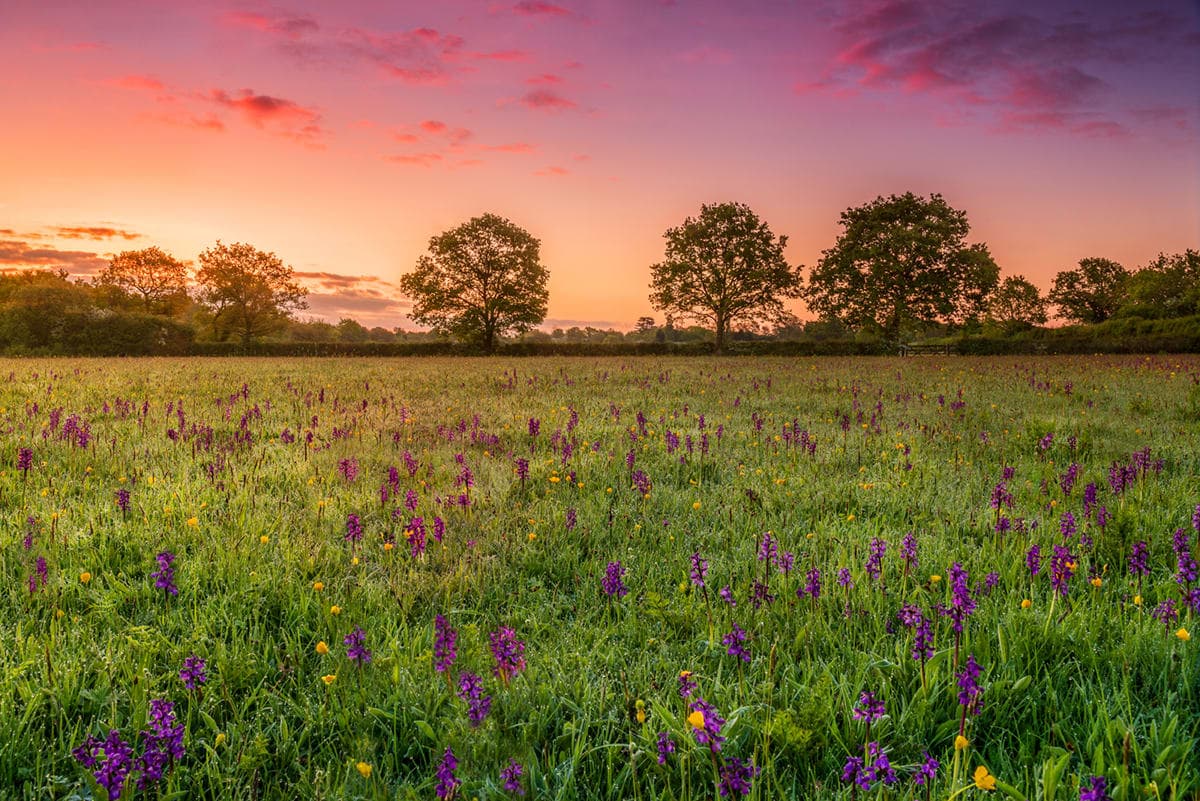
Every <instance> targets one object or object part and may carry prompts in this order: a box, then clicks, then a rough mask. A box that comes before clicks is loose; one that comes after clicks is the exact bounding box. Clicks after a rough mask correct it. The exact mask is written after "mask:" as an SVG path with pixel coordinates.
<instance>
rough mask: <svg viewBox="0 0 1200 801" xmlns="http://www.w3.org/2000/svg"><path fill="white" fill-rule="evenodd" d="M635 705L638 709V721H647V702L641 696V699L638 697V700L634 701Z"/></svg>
mask: <svg viewBox="0 0 1200 801" xmlns="http://www.w3.org/2000/svg"><path fill="white" fill-rule="evenodd" d="M633 706H634V708H635V709H637V722H638V723H645V722H646V702H645V701H643V700H642V699H641V698H639V699H637V701H635V702H634V704H633Z"/></svg>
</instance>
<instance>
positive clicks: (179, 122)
mask: <svg viewBox="0 0 1200 801" xmlns="http://www.w3.org/2000/svg"><path fill="white" fill-rule="evenodd" d="M0 109H3V111H2V112H0V115H2V116H0V120H3V124H0V268H3V269H30V268H38V267H41V268H46V267H65V268H67V269H68V271H69V272H71V273H72V274H74V275H79V276H88V275H92V274H94V273H95V272H96V271H97V270H98V269H100V268H101V267H103V266H104V264H105V263H106V261H107V259H108V258H109V257H110V256H111V254H113V253H116V252H120V251H123V250H132V249H140V248H144V247H150V246H152V245H157V246H160V247H162V248H164V249H165V250H167V251H169V252H171V253H173V254H174V255H175V256H177V257H178V258H181V259H184V260H188V261H194V260H195V258H196V256H197V255H198V254H199V253H200V252H201V251H202V250H204V249H205V248H207V247H209V246H211V245H213V244H215V243H216V242H217V241H218V240H221V241H224V242H226V243H229V242H248V243H250V244H252V245H254V246H256V247H258V248H260V249H262V250H267V251H272V252H274V253H276V254H278V255H279V256H280V258H282V259H283V260H284V261H285V262H286V263H288V264H289V265H291V266H292V267H293V268H294V269H295V271H296V273H297V274H298V276H299V277H300V279H301V280H302V282H303V283H304V284H305V285H306V286H307V287H308V288H309V289H310V293H311V294H310V296H309V304H310V310H309V311H308V312H305V313H303V314H304V315H305V316H309V317H312V318H316V319H325V320H329V321H331V322H336V321H337V320H338V319H339V318H341V317H347V316H348V317H353V318H356V319H358V320H359V321H360V322H362V323H363V324H365V325H367V326H368V327H370V326H374V325H383V326H385V327H388V328H391V327H393V326H402V327H406V328H412V327H413V325H412V323H411V321H409V320H408V319H407V317H406V316H405V312H406V310H407V309H408V308H410V306H411V304H410V303H409V302H408V301H407V300H406V299H405V298H404V297H403V296H402V295H401V293H400V291H399V289H398V287H397V282H398V280H399V278H400V276H401V275H403V274H404V273H406V272H409V271H411V270H413V269H414V268H415V265H416V262H417V259H418V258H419V257H420V255H421V254H422V253H424V252H425V251H426V248H427V246H428V243H429V239H430V237H432V236H434V235H436V234H438V233H440V232H442V231H445V230H447V229H449V228H452V227H454V226H456V225H458V224H460V223H462V222H465V221H467V220H468V219H470V218H471V217H475V216H478V215H481V214H483V213H486V212H492V213H496V214H499V215H501V216H503V217H507V218H508V219H510V220H512V221H513V222H515V223H517V224H518V225H520V226H522V227H523V228H525V229H526V230H528V231H529V232H530V233H532V234H533V235H534V236H535V237H537V238H538V239H539V240H540V241H541V254H542V261H543V262H544V263H545V264H546V265H547V267H548V268H549V270H550V276H551V277H550V306H549V316H548V318H547V320H546V327H548V328H552V327H568V326H571V325H581V326H582V325H594V326H597V327H601V328H603V327H609V326H612V327H618V328H628V327H630V326H631V325H632V324H633V322H634V321H635V320H636V319H637V318H638V317H640V316H642V315H652V316H658V317H660V318H661V314H657V313H656V312H654V310H653V309H652V308H651V306H650V303H649V300H648V294H649V289H648V284H649V266H650V265H651V264H653V263H654V262H656V261H659V260H661V258H662V256H663V245H664V241H663V233H664V232H665V231H666V230H667V229H668V228H670V227H671V226H674V225H678V224H679V223H681V222H682V221H683V220H684V218H686V217H687V216H689V215H691V216H694V215H696V214H698V213H699V211H700V206H701V204H703V203H720V202H725V201H737V202H740V203H745V204H747V205H749V206H750V207H751V208H752V209H753V210H754V211H755V212H756V213H757V214H758V215H759V216H760V217H761V218H762V219H763V220H764V221H765V222H766V223H767V224H768V225H769V226H770V227H771V229H772V230H773V231H774V232H775V233H776V234H781V235H786V236H787V237H788V246H787V251H786V252H787V256H788V258H789V260H790V261H791V262H792V263H794V264H800V265H804V266H805V267H806V268H811V267H812V266H813V265H814V264H815V263H816V262H817V260H818V259H819V258H820V256H821V252H822V250H824V249H827V248H829V247H831V246H832V245H833V243H834V241H835V240H836V238H837V235H838V233H839V230H840V228H839V225H838V219H839V215H840V214H841V213H842V212H843V211H844V210H845V209H847V208H850V207H853V206H858V205H861V204H864V203H867V202H870V201H871V200H873V199H874V198H876V197H877V196H881V195H882V196H886V195H890V194H902V193H904V192H907V191H912V192H915V193H917V194H922V195H928V194H930V193H934V192H937V193H940V194H941V195H943V196H944V197H945V199H946V201H947V202H948V203H949V204H950V205H952V206H953V207H955V208H958V209H962V210H964V211H966V213H967V215H968V219H969V221H970V223H971V226H972V230H971V234H970V236H969V241H971V242H986V243H987V244H988V246H989V248H990V250H991V252H992V254H993V256H994V257H995V259H996V261H997V263H998V264H999V265H1000V268H1001V272H1002V274H1004V275H1015V274H1022V275H1024V276H1026V277H1027V278H1029V279H1030V280H1032V281H1033V282H1034V283H1035V284H1037V285H1039V286H1040V287H1041V288H1042V289H1048V288H1049V286H1050V285H1051V283H1052V281H1053V277H1054V275H1055V273H1057V272H1059V271H1060V270H1065V269H1069V268H1071V267H1072V266H1074V265H1075V264H1076V263H1077V262H1078V260H1079V259H1081V258H1084V257H1090V256H1102V257H1106V258H1112V259H1116V260H1118V261H1120V262H1122V263H1123V264H1125V265H1126V266H1127V267H1130V268H1133V267H1137V266H1140V265H1142V264H1145V263H1146V262H1148V261H1149V260H1150V259H1151V258H1153V257H1154V256H1155V255H1156V254H1158V253H1159V252H1167V253H1173V252H1180V251H1182V250H1184V249H1186V248H1189V247H1190V248H1197V247H1200V3H1197V2H1194V1H1193V0H1146V1H1145V2H1140V1H1139V2H1136V3H1128V2H1110V1H1109V0H1090V1H1087V0H1085V1H1084V2H1073V1H1072V2H1057V1H1055V0H1050V1H1049V2H1038V3H1032V2H986V1H985V0H977V1H974V2H972V1H971V0H965V1H959V0H930V1H929V2H911V1H910V0H851V1H850V2H836V3H835V2H799V1H795V2H785V1H784V0H742V2H716V1H715V0H553V1H552V2H551V1H547V0H494V1H493V0H479V1H478V2H459V1H458V0H444V1H441V0H438V1H435V0H428V2H417V1H416V0H342V2H337V3H333V2H304V1H303V0H282V2H280V3H278V4H276V3H259V2H186V1H184V0H180V1H178V2H169V3H150V2H132V1H126V0H117V1H110V2H103V1H101V0H86V1H84V0H74V1H67V0H0ZM805 272H806V274H807V269H806V271H805ZM792 308H793V310H794V311H796V312H797V313H798V314H799V315H800V316H801V317H802V318H805V317H806V316H808V315H806V312H805V309H804V308H803V305H802V304H800V303H796V304H794V305H793V307H792Z"/></svg>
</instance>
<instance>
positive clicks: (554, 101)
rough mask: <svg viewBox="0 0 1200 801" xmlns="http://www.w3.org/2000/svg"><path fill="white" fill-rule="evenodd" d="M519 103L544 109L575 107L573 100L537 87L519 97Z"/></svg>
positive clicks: (553, 109)
mask: <svg viewBox="0 0 1200 801" xmlns="http://www.w3.org/2000/svg"><path fill="white" fill-rule="evenodd" d="M521 105H523V106H526V107H527V108H532V109H539V110H545V111H563V110H566V109H572V108H575V107H576V104H575V102H574V101H572V100H568V99H567V98H565V97H563V96H562V95H560V94H558V93H557V92H552V91H550V90H548V89H538V90H535V91H532V92H528V93H526V94H525V95H524V96H522V97H521Z"/></svg>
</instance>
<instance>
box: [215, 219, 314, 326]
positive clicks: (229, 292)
mask: <svg viewBox="0 0 1200 801" xmlns="http://www.w3.org/2000/svg"><path fill="white" fill-rule="evenodd" d="M293 275H294V274H293V271H292V268H291V267H289V266H287V265H286V264H284V263H283V261H281V260H280V258H279V257H278V256H276V255H275V254H274V253H266V252H264V251H261V250H259V249H257V248H255V247H253V246H251V245H247V244H244V243H241V242H235V243H234V244H232V245H223V244H221V243H220V242H217V244H216V245H215V246H213V247H211V248H209V249H208V250H206V251H204V252H203V253H201V254H200V269H199V270H198V271H197V273H196V282H197V283H198V284H199V285H200V289H199V292H198V296H199V300H200V302H201V303H204V304H205V305H207V306H208V307H209V309H210V310H211V311H212V313H213V327H214V328H215V329H216V331H217V334H218V336H219V337H220V338H221V339H224V338H226V337H227V336H229V335H230V334H236V335H237V336H239V337H240V338H241V340H242V342H249V341H250V340H252V339H254V338H256V337H260V336H264V335H266V334H270V333H272V332H274V331H278V330H280V329H282V328H284V327H285V326H286V325H287V322H288V320H289V319H290V318H291V315H292V313H293V312H295V311H299V310H300V309H307V308H308V303H307V302H306V301H305V299H304V297H305V295H307V294H308V291H307V290H306V289H304V288H303V287H301V286H300V285H299V284H297V283H296V282H295V281H294V280H293Z"/></svg>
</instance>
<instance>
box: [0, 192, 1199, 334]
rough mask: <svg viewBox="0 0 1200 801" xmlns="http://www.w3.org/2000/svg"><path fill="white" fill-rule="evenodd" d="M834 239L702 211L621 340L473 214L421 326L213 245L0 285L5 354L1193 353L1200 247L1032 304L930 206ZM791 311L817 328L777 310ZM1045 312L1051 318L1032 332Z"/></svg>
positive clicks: (252, 254) (959, 225)
mask: <svg viewBox="0 0 1200 801" xmlns="http://www.w3.org/2000/svg"><path fill="white" fill-rule="evenodd" d="M841 225H842V228H843V231H842V233H841V235H840V236H839V237H838V239H837V241H836V242H835V243H834V244H833V246H832V247H830V248H829V249H827V250H825V251H823V253H822V256H821V259H820V260H819V261H818V263H817V264H816V265H815V266H813V267H812V268H811V269H810V270H808V275H807V278H805V276H804V268H803V267H802V266H800V265H790V264H788V263H787V262H786V260H785V258H784V255H783V254H784V247H785V246H786V243H787V238H786V237H783V236H778V237H777V236H775V235H774V234H773V233H772V232H771V230H770V228H769V227H768V226H767V224H766V223H765V222H763V221H762V220H760V219H759V218H758V216H757V215H756V214H755V213H754V212H753V211H751V210H750V209H749V208H748V207H747V206H745V205H743V204H738V203H722V204H714V205H704V206H702V207H701V212H700V214H699V215H698V216H697V217H695V218H692V217H689V218H687V219H686V220H684V222H683V223H682V224H681V225H679V226H676V227H673V228H670V229H668V230H667V232H666V233H665V234H664V239H665V240H666V245H665V248H664V258H663V260H662V261H661V262H658V263H656V264H653V265H651V266H650V268H649V272H650V281H649V289H650V293H649V299H650V302H651V305H652V306H653V307H654V308H655V309H656V310H658V311H660V312H662V313H663V314H664V317H665V319H664V320H663V321H662V322H661V323H659V322H658V321H657V320H656V319H655V318H653V317H642V318H640V319H639V320H638V322H637V324H636V326H635V327H634V329H633V330H631V331H627V332H622V331H616V330H611V329H598V328H594V327H590V326H588V327H578V326H576V327H567V328H555V329H553V330H552V331H548V332H547V331H545V330H542V329H540V328H539V326H541V325H543V323H544V321H545V317H546V313H547V306H548V299H549V292H548V277H549V270H548V269H547V268H546V266H545V265H543V264H542V263H541V260H540V255H539V248H540V242H539V241H538V240H537V239H535V238H534V237H533V236H531V235H530V234H529V233H528V232H527V231H525V230H524V229H522V228H520V227H519V226H517V225H515V224H514V223H512V222H511V221H509V220H506V219H504V218H502V217H499V216H497V215H494V214H485V215H483V216H481V217H476V218H473V219H472V220H470V221H468V222H466V223H464V224H462V225H460V226H458V227H456V228H454V229H451V230H449V231H446V232H444V233H442V234H439V235H437V236H434V237H433V238H431V240H430V243H429V252H428V253H427V254H426V255H423V256H421V257H420V259H419V260H418V262H417V265H416V269H414V270H413V271H411V272H409V273H407V274H405V275H404V276H403V277H402V278H401V280H400V286H401V288H402V290H403V292H404V293H405V295H406V296H407V297H408V298H410V299H411V300H412V302H413V306H412V310H411V311H410V312H409V316H410V317H411V318H412V319H413V320H414V321H416V322H417V323H418V324H420V325H423V326H427V327H428V328H429V329H430V330H428V331H421V332H413V331H404V330H402V329H399V328H393V329H386V328H382V327H375V328H367V327H365V326H363V325H362V324H360V323H359V322H357V321H355V320H353V319H349V318H346V319H342V320H341V321H339V322H338V323H337V324H331V323H327V322H321V321H313V320H308V321H302V320H298V319H297V315H298V313H300V312H301V311H303V310H304V309H306V308H307V302H306V300H305V298H306V294H307V291H306V290H305V289H304V288H303V287H302V286H300V285H299V284H298V283H297V282H296V281H295V275H294V272H293V271H292V269H291V268H290V267H288V266H287V265H285V264H284V263H283V262H282V261H281V260H280V259H279V258H278V257H277V256H276V255H275V254H273V253H269V252H264V251H261V250H258V249H257V248H255V247H252V246H251V245H248V244H244V243H235V244H232V245H225V244H222V243H221V242H219V241H218V242H217V244H216V245H214V246H213V247H211V248H209V249H207V250H205V251H204V252H202V253H201V254H200V255H199V257H198V260H197V266H196V268H195V269H194V271H193V270H189V268H188V266H187V265H186V264H184V263H183V262H181V261H179V260H178V259H176V258H175V257H174V256H172V255H170V254H167V253H165V252H164V251H162V250H161V249H159V248H156V247H152V248H147V249H144V250H138V251H127V252H124V253H121V254H119V255H117V256H115V257H114V258H113V259H112V261H111V262H110V264H109V265H108V266H107V267H106V268H105V269H103V270H102V271H101V272H100V273H99V274H98V275H97V276H96V277H95V278H93V279H92V280H90V281H83V280H71V279H70V278H69V277H68V276H67V274H66V273H65V272H64V271H44V270H43V271H15V272H8V273H4V274H0V351H3V352H4V353H7V354H81V355H131V356H132V355H152V354H160V355H184V354H224V353H260V354H264V355H267V354H276V355H299V354H313V355H408V354H420V353H428V354H438V353H446V354H451V353H455V354H456V353H477V352H486V353H490V352H497V351H499V352H505V353H511V354H535V353H563V354H567V353H578V354H600V353H612V354H635V353H693V352H695V353H701V352H710V351H711V352H718V353H719V352H731V353H772V352H775V353H792V354H805V353H811V354H821V353H828V354H850V353H863V354H868V353H891V352H895V351H896V349H897V347H898V346H899V345H900V344H902V343H913V342H926V343H941V344H944V345H947V346H949V347H951V348H952V349H954V350H956V351H958V352H969V353H1038V352H1048V353H1050V352H1053V353H1086V352H1153V351H1196V350H1200V252H1197V251H1195V250H1190V249H1189V250H1186V251H1184V252H1183V253H1177V254H1172V255H1167V254H1160V255H1159V256H1157V257H1156V258H1155V259H1153V260H1151V261H1150V262H1149V263H1148V264H1145V265H1143V266H1141V267H1139V268H1137V269H1133V270H1130V269H1127V268H1126V267H1125V266H1124V265H1121V264H1119V263H1117V262H1115V261H1112V260H1110V259H1105V258H1084V259H1081V260H1080V261H1079V263H1078V265H1077V266H1076V267H1073V268H1070V269H1066V270H1063V271H1061V272H1059V273H1058V274H1057V275H1056V276H1055V279H1054V283H1053V287H1052V288H1051V289H1050V291H1049V292H1048V293H1047V294H1045V295H1043V294H1042V293H1041V292H1040V291H1039V289H1038V288H1037V287H1036V286H1034V285H1033V284H1032V283H1031V282H1029V281H1028V280H1026V279H1025V278H1024V277H1023V276H1020V275H1015V276H1006V277H1004V278H1003V279H1001V276H1000V269H999V266H998V265H997V264H996V263H995V261H994V260H993V258H992V256H991V254H990V252H989V250H988V247H987V245H986V244H984V243H969V242H968V241H967V235H968V233H969V230H970V228H969V225H968V224H967V220H966V213H965V212H963V211H961V210H957V209H954V208H952V207H950V206H949V205H948V204H947V203H946V202H945V200H944V199H943V198H942V197H941V196H940V195H936V194H935V195H931V196H930V197H929V198H922V197H918V196H915V195H913V194H912V193H907V194H905V195H900V196H896V195H893V196H891V197H887V198H884V197H879V198H876V199H875V200H874V201H872V202H870V203H867V204H864V205H863V206H859V207H856V208H851V209H848V210H846V211H845V212H844V213H843V214H842V217H841ZM788 298H803V299H804V300H805V302H806V303H807V305H808V307H809V309H810V310H812V311H813V312H815V313H816V314H818V315H819V319H818V320H815V321H810V322H801V321H800V320H798V319H797V318H796V317H795V316H794V315H793V314H791V313H790V312H788V311H787V310H786V308H785V306H784V300H785V299H788ZM1051 310H1053V311H1054V312H1055V314H1056V315H1057V317H1058V318H1059V319H1060V320H1064V321H1066V322H1067V323H1069V324H1068V325H1066V326H1062V327H1058V328H1047V327H1046V323H1047V321H1048V320H1049V319H1050V312H1051Z"/></svg>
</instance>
